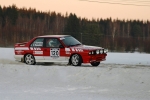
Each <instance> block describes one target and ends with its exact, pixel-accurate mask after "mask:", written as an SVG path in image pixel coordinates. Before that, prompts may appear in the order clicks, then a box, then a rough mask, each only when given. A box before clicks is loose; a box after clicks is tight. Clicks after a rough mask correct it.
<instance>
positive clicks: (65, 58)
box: [14, 35, 108, 66]
mask: <svg viewBox="0 0 150 100" xmlns="http://www.w3.org/2000/svg"><path fill="white" fill-rule="evenodd" d="M14 52H15V55H14V57H15V59H16V60H18V61H23V62H25V63H26V64H29V65H34V64H35V63H36V62H68V64H71V65H73V66H80V65H81V64H82V63H90V64H91V65H92V66H98V65H99V64H100V62H101V61H104V60H106V56H107V52H108V50H107V49H104V48H101V47H96V46H87V45H83V44H81V43H80V42H79V41H78V40H76V39H75V38H74V37H72V36H70V35H44V36H38V37H35V38H33V39H31V40H30V41H29V42H23V43H16V44H15V47H14Z"/></svg>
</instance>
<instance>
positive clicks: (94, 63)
mask: <svg viewBox="0 0 150 100" xmlns="http://www.w3.org/2000/svg"><path fill="white" fill-rule="evenodd" d="M99 64H100V62H92V63H91V65H92V66H98V65H99Z"/></svg>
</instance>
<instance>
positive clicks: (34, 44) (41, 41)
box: [30, 38, 44, 47]
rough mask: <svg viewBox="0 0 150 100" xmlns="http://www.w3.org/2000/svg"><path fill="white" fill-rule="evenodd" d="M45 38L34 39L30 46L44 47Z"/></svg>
mask: <svg viewBox="0 0 150 100" xmlns="http://www.w3.org/2000/svg"><path fill="white" fill-rule="evenodd" d="M43 42H44V38H37V39H36V40H35V41H33V42H32V43H31V45H30V47H43Z"/></svg>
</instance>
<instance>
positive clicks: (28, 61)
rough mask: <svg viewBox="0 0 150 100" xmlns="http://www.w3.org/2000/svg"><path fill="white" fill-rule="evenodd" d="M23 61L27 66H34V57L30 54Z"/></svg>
mask: <svg viewBox="0 0 150 100" xmlns="http://www.w3.org/2000/svg"><path fill="white" fill-rule="evenodd" d="M24 61H25V63H26V64H28V65H35V63H36V62H35V58H34V56H33V55H31V54H27V55H26V56H25V58H24Z"/></svg>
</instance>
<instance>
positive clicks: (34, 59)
mask: <svg viewBox="0 0 150 100" xmlns="http://www.w3.org/2000/svg"><path fill="white" fill-rule="evenodd" d="M28 54H30V55H32V56H33V57H34V55H33V54H32V53H26V54H24V56H23V62H24V63H25V57H26V55H28ZM34 60H35V62H36V59H35V57H34Z"/></svg>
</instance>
